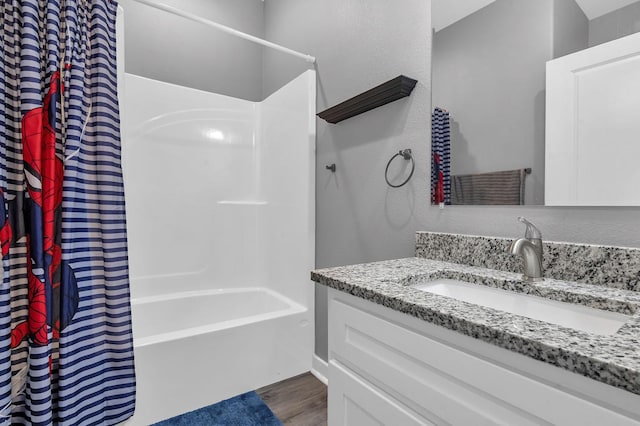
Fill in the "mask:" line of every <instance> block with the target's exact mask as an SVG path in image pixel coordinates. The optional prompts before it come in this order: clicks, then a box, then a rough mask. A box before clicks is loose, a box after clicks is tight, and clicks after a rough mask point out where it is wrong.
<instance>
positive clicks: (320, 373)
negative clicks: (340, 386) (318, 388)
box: [311, 354, 329, 386]
mask: <svg viewBox="0 0 640 426" xmlns="http://www.w3.org/2000/svg"><path fill="white" fill-rule="evenodd" d="M311 374H313V375H314V376H316V378H317V379H318V380H320V381H321V382H322V383H324V384H325V385H327V386H328V385H329V379H327V376H328V375H329V364H328V363H327V361H325V360H323V359H322V358H320V357H319V356H318V355H316V354H313V360H312V361H311Z"/></svg>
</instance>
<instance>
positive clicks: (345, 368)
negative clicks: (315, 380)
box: [328, 289, 640, 426]
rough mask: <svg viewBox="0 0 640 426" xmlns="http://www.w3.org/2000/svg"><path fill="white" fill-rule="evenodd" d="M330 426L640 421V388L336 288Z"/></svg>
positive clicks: (331, 301)
mask: <svg viewBox="0 0 640 426" xmlns="http://www.w3.org/2000/svg"><path fill="white" fill-rule="evenodd" d="M328 378H329V400H328V403H329V413H328V419H329V426H340V425H349V426H368V425H389V426H404V425H432V424H433V425H448V424H450V425H474V426H475V425H495V424H504V425H517V426H525V425H541V424H543V425H549V424H553V425H598V426H603V425H607V426H608V425H611V426H614V425H615V426H617V425H640V395H636V394H633V393H630V392H626V391H624V390H621V389H618V388H615V387H612V386H608V385H606V384H603V383H600V382H597V381H595V380H592V379H588V378H586V377H583V376H580V375H578V374H575V373H571V372H569V371H567V370H564V369H562V368H559V367H555V366H553V365H551V364H547V363H544V362H541V361H536V360H534V359H532V358H530V357H527V356H524V355H521V354H517V353H515V352H512V351H509V350H506V349H502V348H499V347H498V346H495V345H492V344H489V343H486V342H483V341H480V340H477V339H474V338H471V337H468V336H465V335H462V334H460V333H457V332H454V331H451V330H448V329H446V328H444V327H439V326H435V325H433V324H430V323H428V322H426V321H423V320H420V319H418V318H414V317H412V316H409V315H406V314H403V313H400V312H396V311H394V310H391V309H388V308H385V307H382V306H381V305H377V304H375V303H372V302H369V301H366V300H363V299H360V298H356V297H354V296H351V295H348V294H346V293H342V292H339V291H337V290H334V289H329V377H328Z"/></svg>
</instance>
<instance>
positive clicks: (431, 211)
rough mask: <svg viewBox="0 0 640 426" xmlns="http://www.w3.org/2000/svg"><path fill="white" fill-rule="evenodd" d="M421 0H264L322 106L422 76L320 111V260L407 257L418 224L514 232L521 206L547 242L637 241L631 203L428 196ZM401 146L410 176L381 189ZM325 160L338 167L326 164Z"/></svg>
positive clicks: (322, 349) (284, 66) (284, 72)
mask: <svg viewBox="0 0 640 426" xmlns="http://www.w3.org/2000/svg"><path fill="white" fill-rule="evenodd" d="M391 3H393V4H391ZM429 3H430V2H429V1H424V0H401V1H394V2H388V1H384V0H327V1H318V0H315V1H314V0H266V9H265V16H266V26H267V35H268V37H269V38H271V39H273V40H274V41H277V42H281V43H283V44H285V45H287V46H290V47H292V48H296V49H298V50H300V51H303V52H305V53H310V54H313V55H316V56H318V66H317V68H318V74H319V79H318V110H319V111H320V110H322V109H324V107H326V106H328V105H332V104H333V103H335V102H337V101H341V100H343V99H345V98H348V97H350V96H352V95H354V94H356V93H358V92H359V91H360V90H363V89H367V88H369V87H370V86H372V85H375V84H376V83H379V82H382V81H385V79H387V78H391V77H394V76H395V75H397V74H399V73H406V75H408V76H411V77H414V78H417V79H418V80H419V81H420V83H419V84H418V86H417V87H416V89H415V91H414V93H413V94H412V95H411V97H410V98H408V99H406V100H403V101H398V102H396V103H394V104H390V105H387V106H385V107H382V108H379V109H377V110H373V111H370V112H369V113H366V114H363V115H361V116H358V117H354V118H353V119H350V120H347V121H344V122H343V123H340V124H337V125H327V124H325V123H324V122H322V121H318V138H317V171H316V179H317V187H316V190H317V218H316V220H317V229H316V232H317V237H316V263H317V266H318V267H328V266H334V265H344V264H348V263H355V262H367V261H374V260H381V259H391V258H399V257H407V256H412V255H413V246H414V235H413V233H414V231H416V230H426V231H439V232H458V233H465V234H474V235H495V236H500V237H511V238H513V237H518V236H521V235H524V228H523V227H522V226H521V224H520V223H518V222H517V220H516V217H517V216H525V217H527V218H529V219H530V220H532V221H533V222H534V223H536V224H537V225H538V226H539V227H540V228H541V229H542V232H543V237H544V238H545V239H546V240H554V241H571V242H582V243H595V244H611V245H619V246H627V247H640V225H638V224H639V223H640V208H635V207H634V208H588V207H583V208H562V207H543V206H512V207H486V206H455V207H447V208H445V209H444V210H440V209H438V208H437V207H431V206H429V193H428V191H429V184H428V176H429V173H430V171H429V155H430V152H429V151H430V149H429V146H430V123H429V114H430V109H431V101H430V89H429V85H430V83H429V82H430V51H429V46H430V44H431V41H430V34H429V29H430V28H431V24H430V13H429ZM407 44H408V45H407ZM274 62H275V60H274ZM274 62H267V58H265V63H266V64H269V66H267V67H266V68H265V80H264V84H265V90H266V91H269V90H271V89H270V88H272V87H278V84H280V85H281V83H279V82H280V81H283V80H287V79H289V78H290V77H291V76H294V75H296V73H298V72H299V71H300V70H301V69H304V68H301V67H302V64H299V63H295V64H291V63H287V62H286V61H282V62H277V63H276V64H274ZM404 147H411V148H413V149H414V152H416V154H417V155H416V157H417V161H418V169H417V171H416V175H415V177H414V178H413V180H412V182H411V184H410V186H409V187H407V188H401V189H398V190H391V189H388V188H385V184H384V180H383V176H382V172H383V170H384V165H385V164H386V161H387V159H388V158H389V157H390V155H391V154H393V152H394V151H395V150H397V149H400V148H404ZM333 162H335V163H336V164H337V165H338V172H337V173H336V174H335V175H331V174H330V173H329V172H327V171H326V170H325V169H324V165H325V164H327V163H333ZM316 299H317V300H316V353H317V354H318V355H319V356H320V357H322V358H324V359H326V357H327V342H326V334H327V323H326V316H327V312H326V292H325V290H324V288H322V287H319V288H318V289H317V291H316Z"/></svg>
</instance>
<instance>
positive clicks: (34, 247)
mask: <svg viewBox="0 0 640 426" xmlns="http://www.w3.org/2000/svg"><path fill="white" fill-rule="evenodd" d="M61 90H62V87H61V83H60V74H59V72H56V73H54V74H53V75H52V76H51V82H50V85H49V91H48V93H47V94H46V96H45V98H44V105H43V107H41V108H36V109H33V110H31V111H29V112H27V113H26V114H25V115H24V117H23V119H22V144H23V157H24V173H25V177H26V181H27V190H28V198H26V200H25V213H24V214H25V216H26V217H25V221H16V220H11V213H12V209H11V208H9V209H6V208H5V210H9V212H8V215H6V214H5V217H4V223H0V224H2V227H1V228H0V238H1V239H2V251H3V255H6V253H5V250H6V252H8V251H9V247H8V244H6V241H7V240H6V238H7V237H8V239H9V241H11V239H12V237H13V241H17V240H18V239H19V237H21V236H26V238H27V276H28V280H29V287H28V298H29V309H28V312H29V314H28V318H27V320H26V321H23V322H21V323H19V324H18V325H16V327H14V329H13V330H12V332H11V346H12V347H16V346H17V345H19V344H20V342H22V341H23V340H24V339H25V338H27V337H30V338H31V339H32V341H33V343H34V344H36V345H47V344H48V343H49V339H48V336H47V326H50V327H51V329H52V333H53V338H54V339H56V340H57V339H58V338H59V337H60V331H62V330H63V329H64V328H65V327H66V326H67V325H68V324H69V323H70V322H71V319H72V318H73V315H74V314H75V312H76V311H77V309H78V300H79V299H78V286H77V282H76V279H75V275H74V273H73V270H72V269H71V267H70V266H69V265H68V264H67V263H66V262H62V260H61V255H62V250H61V246H60V245H61V225H62V208H61V206H62V182H63V163H62V159H61V158H60V157H58V156H57V155H56V135H55V130H54V127H55V118H56V108H57V103H58V101H59V98H60V96H59V94H60V91H61ZM3 204H4V203H3ZM16 214H19V213H16ZM7 216H8V219H9V220H7ZM23 222H24V223H25V229H12V226H11V225H12V224H14V225H15V224H17V223H23ZM12 234H14V235H12Z"/></svg>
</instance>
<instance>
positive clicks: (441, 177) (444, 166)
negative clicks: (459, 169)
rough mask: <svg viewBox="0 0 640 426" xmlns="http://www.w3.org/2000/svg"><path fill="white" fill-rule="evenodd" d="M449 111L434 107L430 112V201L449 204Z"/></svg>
mask: <svg viewBox="0 0 640 426" xmlns="http://www.w3.org/2000/svg"><path fill="white" fill-rule="evenodd" d="M449 133H450V132H449V113H448V112H447V111H445V110H444V109H442V108H435V109H434V110H433V113H432V114H431V202H432V203H433V204H440V205H443V204H451V202H450V199H451V141H450V134H449Z"/></svg>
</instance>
